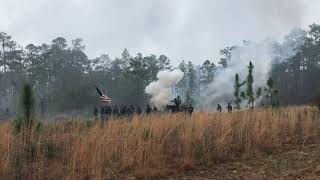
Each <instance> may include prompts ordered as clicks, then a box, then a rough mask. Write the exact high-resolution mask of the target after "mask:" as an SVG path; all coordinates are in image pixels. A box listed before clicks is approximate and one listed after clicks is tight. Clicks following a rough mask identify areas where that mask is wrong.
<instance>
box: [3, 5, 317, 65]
mask: <svg viewBox="0 0 320 180" xmlns="http://www.w3.org/2000/svg"><path fill="white" fill-rule="evenodd" d="M319 9H320V0H0V31H4V32H6V33H8V34H10V35H12V36H13V39H14V40H15V41H17V42H18V44H20V45H23V46H24V45H27V44H29V43H34V44H39V45H40V44H42V43H50V42H51V40H52V39H54V38H55V37H60V36H62V37H65V38H66V39H67V40H68V41H69V42H71V40H72V39H75V38H78V37H80V38H83V40H84V44H85V45H86V50H85V51H86V53H87V54H88V56H89V57H90V58H93V57H96V56H99V55H101V54H108V55H109V56H110V57H111V58H114V57H119V56H120V54H121V52H122V50H123V49H124V48H127V49H128V50H129V52H130V54H131V55H135V54H137V53H138V52H141V53H142V54H143V55H149V54H155V55H161V54H165V55H167V56H168V57H169V58H170V59H171V60H172V61H173V62H174V63H178V62H180V61H181V60H186V61H189V60H190V61H192V62H194V63H196V64H200V63H202V62H203V61H204V60H206V59H209V60H213V61H216V60H217V59H218V58H219V49H222V48H224V47H226V46H232V45H236V44H241V42H242V41H243V40H251V41H258V42H259V41H263V40H264V39H266V38H271V39H275V40H279V41H280V40H281V39H282V38H283V36H284V35H285V34H287V33H288V32H289V31H290V30H291V29H293V28H295V27H302V28H306V27H307V26H308V25H309V24H312V23H314V22H315V23H318V24H320V11H319Z"/></svg>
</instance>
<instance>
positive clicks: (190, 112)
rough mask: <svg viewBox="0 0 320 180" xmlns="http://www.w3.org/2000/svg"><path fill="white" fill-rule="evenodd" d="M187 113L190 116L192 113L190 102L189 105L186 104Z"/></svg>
mask: <svg viewBox="0 0 320 180" xmlns="http://www.w3.org/2000/svg"><path fill="white" fill-rule="evenodd" d="M187 109H188V114H189V115H190V116H191V115H192V113H193V106H192V104H189V106H188V108H187Z"/></svg>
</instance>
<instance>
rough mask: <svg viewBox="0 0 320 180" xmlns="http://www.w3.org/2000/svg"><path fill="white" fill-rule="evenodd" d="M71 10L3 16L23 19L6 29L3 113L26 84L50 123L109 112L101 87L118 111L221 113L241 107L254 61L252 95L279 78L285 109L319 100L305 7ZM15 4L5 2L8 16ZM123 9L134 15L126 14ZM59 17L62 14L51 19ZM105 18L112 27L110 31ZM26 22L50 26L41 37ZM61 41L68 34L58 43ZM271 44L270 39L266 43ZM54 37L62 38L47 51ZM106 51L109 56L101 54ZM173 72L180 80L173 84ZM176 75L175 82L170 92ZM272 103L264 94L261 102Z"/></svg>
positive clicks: (274, 0) (287, 3)
mask: <svg viewBox="0 0 320 180" xmlns="http://www.w3.org/2000/svg"><path fill="white" fill-rule="evenodd" d="M63 2H64V3H65V4H64V6H60V4H62V3H63ZM63 2H62V1H60V0H58V1H50V3H49V2H43V4H42V5H45V6H43V7H47V6H48V7H52V9H49V10H48V13H49V14H51V15H49V16H48V19H47V21H46V22H43V19H42V18H39V17H40V16H36V15H37V13H39V12H42V11H43V9H41V8H40V9H35V11H28V10H30V8H32V7H33V6H32V3H35V1H32V2H28V3H27V4H24V3H26V2H22V4H24V5H25V6H17V11H12V12H11V11H8V10H4V11H0V15H2V14H1V13H3V12H5V14H4V15H3V16H0V18H1V17H6V16H9V15H12V13H18V14H19V13H24V14H23V15H24V16H20V15H19V16H18V15H17V16H13V17H16V23H14V24H13V23H10V22H7V20H3V21H1V23H2V24H0V28H1V27H6V28H5V31H6V33H4V32H3V33H1V34H0V45H1V46H0V47H1V48H0V96H1V99H0V112H1V113H2V112H6V111H7V109H9V111H10V112H11V113H14V112H16V104H17V92H19V90H20V89H21V88H22V87H21V84H23V82H25V81H28V82H30V84H31V85H32V88H33V90H34V92H35V97H36V104H37V106H38V107H39V108H38V109H40V110H39V111H41V114H48V112H69V111H72V110H81V111H82V110H84V109H85V110H88V112H89V111H92V109H93V107H94V106H100V104H99V101H98V100H99V99H98V97H97V96H96V94H95V91H94V86H99V87H100V88H101V89H102V90H103V91H104V93H106V94H107V95H108V96H111V97H112V100H113V103H114V104H117V105H119V104H137V105H141V106H145V105H147V104H149V103H152V104H156V105H164V104H165V103H167V102H168V100H169V96H170V94H171V93H172V92H171V91H173V92H174V95H180V96H181V99H182V102H184V103H188V104H189V103H192V104H194V105H195V106H197V108H204V109H209V110H212V109H215V108H213V107H215V106H216V105H217V104H218V103H220V104H225V103H227V102H234V101H236V100H235V98H234V77H235V74H238V77H239V79H240V80H245V79H247V78H246V77H247V66H248V64H249V62H250V61H251V62H252V63H253V65H254V71H253V79H254V83H253V87H252V89H253V92H256V90H257V89H259V88H264V87H265V86H266V83H267V81H268V79H269V78H270V77H271V78H272V80H273V88H274V89H277V90H278V93H277V97H275V96H273V99H274V100H277V101H278V102H279V103H280V104H281V105H290V104H302V103H305V102H306V101H307V100H308V98H309V97H308V95H310V96H313V95H316V94H317V93H318V91H320V85H319V83H315V82H317V81H318V79H317V77H318V76H319V73H320V70H319V69H320V62H319V61H320V55H319V54H320V53H319V52H320V51H319V48H320V40H319V38H318V37H319V36H320V35H319V34H320V26H319V25H317V24H312V25H310V26H309V28H305V29H299V28H295V27H303V25H304V23H305V21H304V20H305V16H306V14H307V13H306V8H307V4H308V3H306V1H300V0H270V1H256V0H242V1H231V0H226V1H201V2H200V1H197V2H196V1H188V2H186V1H175V2H172V1H170V2H169V1H148V2H147V1H141V2H140V1H139V3H135V2H131V1H130V2H127V3H124V2H119V1H112V0H111V1H96V2H94V3H92V4H90V6H88V4H87V3H84V1H79V2H73V1H72V2H65V1H63ZM111 2H112V3H111ZM15 3H17V2H15V0H13V1H10V2H5V3H3V6H1V7H0V10H1V9H2V8H3V7H8V8H7V9H10V7H14V5H15ZM109 3H111V4H112V6H108V5H109ZM51 5H55V6H51ZM308 6H310V5H308ZM67 7H71V9H68V8H67ZM83 7H85V8H83ZM106 7H107V8H106ZM113 7H114V8H113ZM120 7H122V8H124V9H125V10H126V13H122V14H119V13H117V11H116V10H117V9H119V8H120ZM104 8H106V9H104ZM44 9H46V8H44ZM56 9H59V12H61V14H60V13H59V14H57V13H54V14H56V16H52V13H53V11H55V10H56ZM80 9H81V10H82V9H84V10H83V11H79V10H80ZM136 9H139V10H141V11H137V10H136ZM20 10H21V11H20ZM75 10H77V11H75ZM6 11H7V12H6ZM55 12H56V11H55ZM66 12H74V13H75V14H67V13H66ZM164 12H166V13H164ZM29 15H30V16H29ZM63 15H65V16H63ZM60 16H63V18H60ZM75 16H76V17H77V18H74V17H75ZM84 16H85V17H84ZM32 17H34V18H32ZM35 17H36V18H35ZM88 17H90V18H88ZM102 17H104V18H105V17H106V19H103V22H110V23H101V22H102ZM25 18H27V19H25ZM57 19H61V21H57ZM62 19H63V20H62ZM115 19H116V20H117V21H115ZM27 20H28V21H27ZM108 20H110V21H108ZM26 22H30V24H39V23H41V24H42V23H43V25H42V26H39V30H38V31H34V32H35V33H34V32H33V31H32V29H29V28H30V27H31V26H27V25H26V24H25V23H26ZM49 22H50V24H48V26H46V25H45V24H47V23H49ZM68 22H72V23H68ZM86 23H89V24H91V26H90V25H88V26H84V24H86ZM21 27H24V28H21ZM50 27H54V28H52V29H50ZM21 29H23V30H24V31H23V32H22V31H21ZM93 29H94V30H93ZM128 29H130V33H128ZM0 30H1V29H0ZM290 30H291V31H290ZM1 31H2V30H1ZM52 32H66V34H65V36H58V37H57V38H55V35H56V34H55V33H52ZM88 32H90V33H89V34H88ZM7 33H8V34H7ZM11 33H12V35H13V36H11ZM78 36H79V37H81V38H84V39H85V42H86V43H84V42H83V41H82V39H81V38H75V37H78ZM267 36H270V37H271V38H269V39H267V40H266V39H265V37H267ZM48 37H54V38H53V40H52V41H51V42H50V43H43V41H45V39H47V38H48ZM282 37H284V38H282ZM30 39H31V40H30ZM67 39H73V40H71V41H68V40H67ZM240 40H245V41H243V42H241V43H240V42H239V41H240ZM230 44H231V45H230ZM125 47H128V49H123V51H122V52H121V53H119V49H120V48H121V50H122V48H125ZM93 49H94V50H93ZM216 49H221V50H220V51H219V50H216ZM106 50H107V51H108V54H104V53H101V52H105V51H106ZM140 52H143V53H144V54H142V53H140ZM160 52H163V53H165V54H161V53H160ZM99 53H100V54H101V55H100V54H99ZM219 53H220V54H219ZM97 54H99V55H98V56H96V55H97ZM217 54H219V55H217ZM94 56H96V57H94ZM179 62H180V63H179ZM173 69H179V71H178V70H174V71H172V70H173ZM171 71H172V73H176V75H174V76H173V77H172V76H171V75H172V74H170V73H169V72H171ZM159 72H160V73H159ZM164 72H167V73H164ZM177 72H179V73H177ZM167 76H168V77H170V78H173V79H174V81H170V82H171V83H168V84H167V83H166V82H167V81H166V80H168V79H166V78H167ZM170 78H169V79H170ZM163 80H164V81H163ZM174 84H175V85H174ZM148 85H149V86H148ZM172 85H174V86H172ZM146 87H147V88H146ZM243 87H245V86H243ZM241 91H242V90H241ZM240 93H241V92H240ZM150 94H151V95H152V96H151V97H150ZM238 95H239V94H238ZM306 95H307V96H306ZM292 97H294V98H292ZM162 100H163V101H162ZM267 101H268V100H267V99H266V98H265V95H264V96H262V97H261V98H259V100H258V101H255V103H256V104H257V105H258V104H262V103H264V102H267ZM242 103H244V101H242Z"/></svg>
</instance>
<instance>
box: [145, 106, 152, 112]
mask: <svg viewBox="0 0 320 180" xmlns="http://www.w3.org/2000/svg"><path fill="white" fill-rule="evenodd" d="M151 111H152V109H151V107H150V106H149V104H148V105H147V109H146V113H147V115H149V114H150V113H151Z"/></svg>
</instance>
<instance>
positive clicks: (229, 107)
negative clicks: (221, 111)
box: [227, 103, 232, 113]
mask: <svg viewBox="0 0 320 180" xmlns="http://www.w3.org/2000/svg"><path fill="white" fill-rule="evenodd" d="M227 110H228V113H232V106H231V103H228V106H227Z"/></svg>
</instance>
